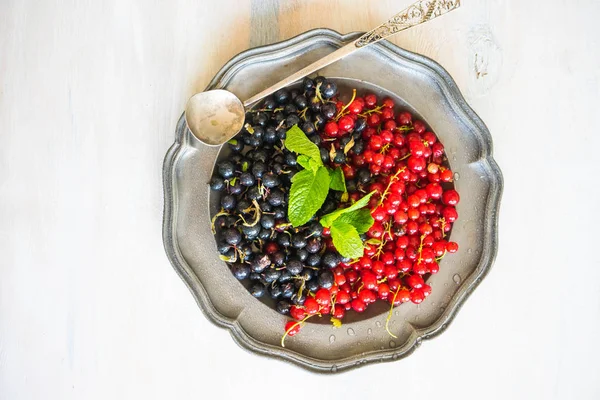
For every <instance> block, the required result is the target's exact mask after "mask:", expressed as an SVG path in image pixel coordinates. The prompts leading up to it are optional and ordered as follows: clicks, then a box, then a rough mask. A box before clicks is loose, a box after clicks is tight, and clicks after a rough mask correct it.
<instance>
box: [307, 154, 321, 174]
mask: <svg viewBox="0 0 600 400" xmlns="http://www.w3.org/2000/svg"><path fill="white" fill-rule="evenodd" d="M308 164H309V165H310V167H311V168H312V170H313V171H316V170H317V169H318V168H319V167H322V166H323V161H321V158H320V157H319V158H317V159H314V158H309V159H308Z"/></svg>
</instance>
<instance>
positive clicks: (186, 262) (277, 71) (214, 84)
mask: <svg viewBox="0 0 600 400" xmlns="http://www.w3.org/2000/svg"><path fill="white" fill-rule="evenodd" d="M359 36H360V34H349V35H340V34H338V33H337V32H334V31H331V30H327V29H318V30H313V31H309V32H306V33H304V34H302V35H300V36H297V37H295V38H292V39H290V40H288V41H285V42H281V43H277V44H274V45H270V46H265V47H261V48H257V49H251V50H248V51H246V52H243V53H241V54H240V55H238V56H236V57H234V58H233V59H232V60H231V61H229V62H228V63H227V64H226V65H225V66H224V67H223V68H222V69H221V71H219V73H218V74H217V76H216V77H215V78H214V79H213V80H212V81H211V82H210V84H209V86H208V89H216V88H225V89H229V90H231V91H232V92H233V93H235V94H236V95H238V96H241V97H242V98H244V97H246V96H249V95H252V94H253V93H256V92H258V91H259V90H260V89H261V88H264V87H267V86H269V85H270V84H272V83H275V82H277V81H279V80H281V79H282V78H284V77H286V76H288V75H289V74H290V73H291V72H294V71H296V70H298V69H300V68H302V67H303V66H305V65H308V64H309V63H311V62H312V61H314V60H316V59H318V58H319V57H322V56H324V55H326V54H328V53H330V52H331V51H333V50H335V49H336V48H339V47H340V46H342V45H344V44H346V43H350V42H352V41H354V40H356V39H357V38H358V37H359ZM373 68H377V71H378V73H377V74H373ZM321 73H322V74H323V75H325V76H330V77H343V78H337V79H338V82H339V84H340V86H344V85H345V87H346V88H348V87H352V86H354V87H358V88H361V90H363V91H364V90H368V91H374V92H376V93H377V94H378V95H380V96H391V97H392V98H394V99H395V101H396V103H397V104H402V105H404V106H405V107H406V108H408V109H410V110H413V111H414V112H416V114H417V115H419V116H420V117H422V118H423V119H424V120H425V121H426V122H427V123H428V125H430V126H431V128H432V130H433V131H434V132H436V133H437V134H438V136H439V137H440V140H441V141H442V142H443V143H444V145H445V147H446V150H447V152H448V156H449V158H450V160H451V161H450V164H451V167H452V169H453V170H454V171H455V172H456V173H457V175H456V176H460V179H457V180H456V182H455V186H456V189H457V190H458V191H459V192H460V194H461V203H459V205H458V207H457V209H458V212H459V214H460V218H459V220H458V221H457V223H456V224H455V226H454V228H453V231H452V238H453V240H456V241H457V242H458V243H459V244H460V245H461V250H460V251H459V252H458V253H457V254H455V255H454V256H453V257H452V258H449V259H444V260H443V261H442V264H441V268H440V272H439V273H438V274H437V275H434V276H432V277H431V278H430V279H429V281H428V283H429V284H430V285H431V286H432V287H433V292H432V294H431V295H430V296H429V298H428V299H427V301H426V302H423V303H422V304H420V306H419V307H418V308H417V307H416V306H414V305H409V304H405V305H402V306H401V307H398V310H397V311H398V315H396V313H394V317H393V318H392V321H391V323H390V326H391V327H392V328H393V331H394V334H396V335H397V336H398V339H394V341H393V345H392V344H390V336H389V335H388V334H387V332H386V331H385V329H384V328H383V324H382V321H384V320H385V311H378V310H375V309H373V310H372V313H371V314H370V315H368V316H366V318H365V319H362V320H354V321H352V319H351V318H349V320H348V321H347V322H346V321H345V323H344V325H345V326H344V327H342V328H341V329H334V328H333V327H331V326H330V325H328V324H326V323H325V322H326V321H324V323H310V324H307V325H306V327H305V328H304V329H303V330H302V332H301V334H299V335H296V336H294V338H293V340H288V341H287V342H286V348H281V347H280V345H279V342H280V338H281V334H282V332H283V326H284V323H285V320H286V317H284V316H281V315H279V314H278V313H277V312H275V311H274V310H272V309H271V308H269V307H268V306H267V305H265V304H263V303H262V302H260V301H257V300H256V299H255V298H253V297H252V296H251V295H250V294H248V293H247V291H246V289H245V288H244V287H243V286H242V285H241V284H240V283H239V282H238V281H236V280H235V278H234V277H233V276H232V274H231V273H230V272H229V270H228V268H227V266H226V264H225V263H224V262H223V261H221V260H220V259H219V257H218V253H217V251H216V245H215V241H214V238H213V235H212V232H211V229H210V214H211V212H212V211H211V209H210V206H211V202H210V196H211V194H210V193H209V190H208V185H207V183H208V181H209V179H210V176H211V174H212V168H213V166H214V163H215V160H216V159H217V156H218V153H219V147H208V146H204V145H202V144H200V143H199V142H198V140H196V139H195V138H194V137H193V135H191V133H190V132H189V131H188V129H187V128H186V124H185V120H184V118H183V116H182V117H181V118H180V120H179V123H178V125H177V128H176V132H175V143H174V144H173V146H172V147H171V148H170V149H169V151H168V153H167V155H166V157H165V161H164V166H163V184H164V194H165V207H164V218H163V241H164V245H165V250H166V253H167V256H168V258H169V260H170V261H171V263H172V265H173V267H174V268H175V270H176V271H177V273H178V274H179V275H180V277H181V278H182V279H183V280H184V282H185V283H186V285H187V286H188V288H189V289H190V291H191V292H192V294H193V296H194V297H195V299H196V301H197V302H198V305H199V306H200V308H201V309H202V310H203V312H204V313H205V315H206V316H207V318H209V319H210V320H211V321H212V322H214V323H215V324H217V325H219V326H221V327H224V328H227V329H228V330H229V331H230V333H231V335H232V337H233V339H234V340H235V341H236V342H237V343H238V344H239V345H240V346H241V347H243V348H245V349H247V350H250V351H253V352H255V353H257V354H262V355H267V356H272V357H277V358H280V359H283V360H286V361H290V362H294V363H296V364H298V365H301V366H303V367H306V368H309V369H311V370H313V371H317V372H327V373H331V372H342V371H345V370H348V369H351V368H355V367H358V366H362V365H365V364H367V363H370V362H379V361H392V360H397V359H401V358H403V357H406V356H407V355H409V354H411V353H412V351H414V350H415V349H416V348H417V347H418V346H419V345H420V344H421V343H422V341H423V339H427V338H431V337H434V336H436V335H437V334H439V333H441V332H443V331H444V330H445V329H446V327H447V326H448V324H449V323H450V322H451V321H452V319H453V318H454V316H455V315H456V312H457V311H458V309H459V308H460V306H461V305H462V304H463V302H464V301H465V300H466V298H467V297H468V296H469V295H470V293H471V292H472V291H473V290H474V289H475V288H476V287H477V285H478V284H479V283H480V282H481V279H482V278H483V277H484V276H485V275H486V274H487V272H488V271H489V269H490V267H491V265H492V263H493V260H494V257H495V254H496V248H497V218H498V207H499V200H500V196H501V192H502V176H501V173H500V170H499V169H498V166H497V165H496V163H495V162H494V160H493V158H492V155H491V151H492V144H491V137H490V134H489V132H488V130H487V128H486V127H485V125H484V124H483V122H482V121H481V120H480V119H479V117H478V116H477V115H476V114H475V113H474V112H473V110H471V108H470V107H469V106H468V105H467V104H466V103H465V101H464V99H463V97H462V95H461V94H460V92H459V90H458V88H457V87H456V85H455V84H454V81H453V80H452V78H451V77H450V76H449V75H448V73H447V72H446V71H445V70H444V69H443V68H442V67H440V66H439V65H438V64H436V63H435V62H433V61H431V60H429V59H427V58H426V57H423V56H420V55H417V54H414V53H411V52H408V51H406V50H403V49H400V48H398V47H396V46H394V45H392V44H390V43H388V42H386V41H381V42H379V43H377V44H375V45H373V46H369V47H368V48H366V49H363V50H362V51H361V52H359V53H356V54H354V55H353V56H352V57H349V58H348V59H347V60H346V59H345V60H342V61H339V62H337V63H336V64H332V65H330V66H329V67H327V68H325V69H324V70H322V71H321ZM365 81H369V82H370V83H367V82H365ZM383 88H385V89H387V90H385V89H383ZM213 211H214V210H213ZM469 250H470V251H469ZM456 274H458V275H459V276H460V278H461V279H460V282H459V283H456V281H455V280H453V277H454V275H456ZM368 311H369V310H368ZM349 330H351V331H352V332H354V333H355V334H354V335H349V334H347V333H346V332H349ZM332 335H333V336H334V337H335V340H334V341H333V342H332V341H331V339H330V338H331V336H332Z"/></svg>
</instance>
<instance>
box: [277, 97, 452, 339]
mask: <svg viewBox="0 0 600 400" xmlns="http://www.w3.org/2000/svg"><path fill="white" fill-rule="evenodd" d="M377 103H378V101H377V97H376V96H375V95H374V94H368V95H366V96H364V97H362V98H353V99H352V100H351V102H350V103H348V104H347V105H344V104H342V103H341V102H337V104H336V105H337V110H338V114H337V116H336V118H335V119H333V120H331V121H329V122H327V123H326V124H325V125H324V127H323V129H322V132H321V137H322V138H323V144H322V146H325V145H327V144H328V143H333V145H334V147H340V145H339V144H338V143H337V142H340V138H344V137H345V136H346V135H347V134H348V133H351V132H352V130H353V129H354V127H355V126H356V121H357V120H358V119H361V118H362V119H364V120H365V121H366V127H364V129H362V132H361V137H360V139H361V140H362V141H363V142H364V144H365V145H364V149H362V151H360V152H350V153H349V156H350V157H349V162H347V163H346V164H344V165H342V169H343V172H344V175H345V178H346V179H347V180H352V179H354V178H355V175H356V171H358V170H361V169H365V168H368V170H369V171H370V177H369V182H365V184H364V186H363V188H362V189H363V190H362V193H361V191H356V192H354V193H351V194H350V198H351V200H354V201H355V200H358V199H359V198H360V197H362V195H364V193H368V192H371V191H374V192H375V195H374V196H372V198H371V200H370V203H369V208H370V210H371V215H372V216H373V219H374V220H375V222H374V224H373V225H372V226H371V228H370V229H369V230H368V232H367V240H366V246H365V250H364V255H363V257H361V258H359V259H356V260H352V261H350V262H342V263H340V264H339V265H338V266H337V267H335V268H334V269H333V272H334V277H335V284H334V285H333V286H332V287H331V288H330V289H323V288H322V289H319V290H318V291H317V292H316V293H315V294H314V297H311V296H309V297H307V298H306V301H305V302H304V305H303V306H298V305H295V306H292V307H291V310H290V315H291V317H292V318H294V319H295V320H296V321H290V322H288V323H287V325H286V335H290V336H292V335H294V334H296V333H297V332H298V331H299V330H300V327H301V326H302V323H303V322H304V321H305V320H306V319H307V318H309V317H311V316H313V315H324V314H325V315H328V314H330V315H331V316H332V317H333V318H335V319H337V320H341V319H342V318H343V317H344V314H345V313H346V311H349V310H354V311H355V312H359V313H360V312H363V311H365V310H366V309H367V307H368V306H369V305H370V304H371V303H374V302H375V301H377V300H378V299H379V300H383V301H387V302H388V303H389V304H390V315H391V310H392V308H393V307H394V306H397V305H400V304H402V303H406V302H409V301H410V302H413V303H415V304H419V303H421V302H422V301H423V300H424V299H425V298H426V297H427V296H429V294H430V293H431V287H430V286H429V285H428V284H427V283H426V280H427V277H428V276H429V275H431V274H436V273H437V272H438V271H439V261H440V260H441V259H442V257H444V255H445V254H446V253H454V252H456V251H457V250H458V244H457V243H455V242H451V241H448V234H449V232H450V230H451V228H452V224H453V223H454V222H455V221H456V219H457V218H458V213H457V211H456V208H455V206H456V204H457V203H458V202H459V195H458V192H456V190H454V187H453V183H452V181H453V173H452V171H451V170H450V168H449V166H448V163H447V159H446V157H445V153H444V146H443V145H442V144H441V143H440V142H439V141H438V139H437V137H436V135H435V134H434V133H433V132H431V131H429V130H427V128H426V126H425V124H424V123H423V122H422V121H419V120H413V116H412V115H411V114H410V113H409V112H406V111H403V112H399V113H396V112H395V111H394V108H395V104H394V101H393V100H392V99H389V98H387V99H384V100H383V101H382V102H381V103H380V104H377ZM346 142H347V141H346ZM323 234H324V236H325V237H327V234H328V232H327V230H325V232H324V233H323ZM331 245H332V244H331V243H330V242H329V243H328V246H331ZM388 321H389V316H388ZM386 328H387V325H386ZM388 332H389V330H388ZM390 334H391V333H390Z"/></svg>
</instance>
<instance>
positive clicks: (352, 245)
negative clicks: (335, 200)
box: [331, 220, 364, 258]
mask: <svg viewBox="0 0 600 400" xmlns="http://www.w3.org/2000/svg"><path fill="white" fill-rule="evenodd" d="M331 238H332V239H333V245H334V246H335V248H336V250H337V251H338V252H339V253H340V254H341V255H342V256H344V257H348V258H358V257H362V255H363V250H364V248H363V243H362V240H360V236H359V235H358V232H357V231H356V228H354V227H353V226H352V225H350V224H348V223H346V222H342V221H340V220H337V221H335V222H334V223H333V225H331Z"/></svg>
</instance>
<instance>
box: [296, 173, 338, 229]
mask: <svg viewBox="0 0 600 400" xmlns="http://www.w3.org/2000/svg"><path fill="white" fill-rule="evenodd" d="M328 192H329V172H327V169H326V168H325V167H320V168H318V169H317V171H316V172H314V173H313V171H312V170H309V169H304V170H302V171H300V172H298V173H297V174H296V175H294V177H293V178H292V187H291V188H290V200H289V205H288V218H289V220H290V222H291V223H292V226H295V227H296V226H300V225H303V224H305V223H307V222H308V220H309V219H311V218H312V217H313V215H315V213H316V212H317V211H318V210H319V208H321V206H322V205H323V203H324V202H325V198H326V197H327V193H328Z"/></svg>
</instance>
